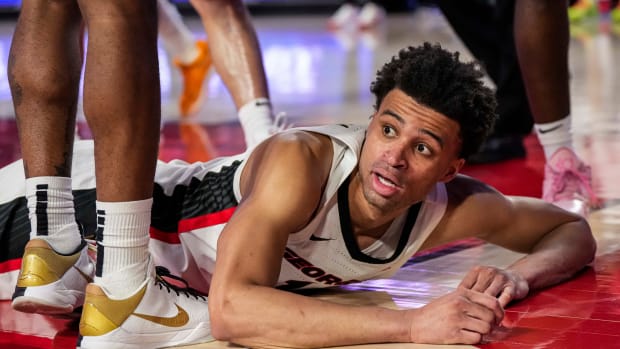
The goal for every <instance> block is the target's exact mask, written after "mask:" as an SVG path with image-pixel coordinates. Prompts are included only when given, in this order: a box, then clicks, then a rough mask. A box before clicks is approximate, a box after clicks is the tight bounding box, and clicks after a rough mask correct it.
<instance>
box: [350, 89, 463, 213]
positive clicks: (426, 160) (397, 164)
mask: <svg viewBox="0 0 620 349" xmlns="http://www.w3.org/2000/svg"><path fill="white" fill-rule="evenodd" d="M459 130H460V127H459V124H458V123H457V122H456V121H454V120H452V119H450V118H448V117H447V116H445V115H443V114H440V113H439V112H437V111H434V110H433V109H430V108H428V107H426V106H423V105H421V104H419V103H417V102H416V101H415V100H414V99H412V98H411V97H409V96H408V95H407V94H405V93H404V92H403V91H401V90H399V89H394V90H392V91H391V92H390V93H388V94H387V96H386V97H385V98H384V99H383V102H382V103H381V106H380V108H379V110H378V111H377V113H376V114H375V115H374V116H373V117H372V120H371V122H370V125H369V127H368V131H367V134H366V141H365V144H364V147H363V149H362V153H361V155H360V163H359V173H358V175H359V176H360V178H361V181H362V183H361V184H362V188H363V194H364V197H365V198H366V200H367V201H368V202H369V203H370V204H371V205H372V206H375V207H377V208H379V209H380V210H382V211H393V210H399V209H404V208H406V207H408V206H410V205H411V204H412V203H415V202H419V201H421V200H423V199H424V198H425V197H426V195H427V194H428V192H429V191H430V190H431V189H432V188H433V186H434V185H435V184H436V183H437V182H442V181H443V182H446V181H449V180H451V179H452V178H453V177H454V176H455V175H456V174H457V173H458V171H459V170H460V168H461V167H462V166H463V163H464V162H465V161H464V160H463V159H459V157H458V154H459V151H460V147H461V141H460V137H459Z"/></svg>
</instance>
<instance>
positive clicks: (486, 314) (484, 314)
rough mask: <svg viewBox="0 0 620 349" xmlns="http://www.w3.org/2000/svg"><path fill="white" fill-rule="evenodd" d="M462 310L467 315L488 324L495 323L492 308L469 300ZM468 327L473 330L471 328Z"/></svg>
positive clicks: (495, 316) (495, 315) (494, 314)
mask: <svg viewBox="0 0 620 349" xmlns="http://www.w3.org/2000/svg"><path fill="white" fill-rule="evenodd" d="M463 311H464V313H465V315H467V316H468V317H470V318H473V319H478V320H480V321H483V322H486V323H488V324H495V323H496V320H497V319H496V318H497V314H496V313H495V311H493V309H491V308H488V307H486V306H484V305H480V304H478V303H473V302H471V303H469V304H467V306H465V307H464V308H463ZM470 329H471V330H473V328H470Z"/></svg>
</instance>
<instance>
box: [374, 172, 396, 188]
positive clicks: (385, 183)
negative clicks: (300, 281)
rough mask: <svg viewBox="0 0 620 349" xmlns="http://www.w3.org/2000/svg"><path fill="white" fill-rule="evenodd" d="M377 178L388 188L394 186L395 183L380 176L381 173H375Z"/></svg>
mask: <svg viewBox="0 0 620 349" xmlns="http://www.w3.org/2000/svg"><path fill="white" fill-rule="evenodd" d="M377 178H378V179H379V182H380V183H381V184H383V185H385V186H387V187H390V188H396V184H394V182H392V181H390V180H389V179H387V178H385V177H382V176H381V175H379V174H377Z"/></svg>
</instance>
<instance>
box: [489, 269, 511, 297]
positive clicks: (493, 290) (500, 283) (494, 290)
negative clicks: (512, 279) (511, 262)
mask: <svg viewBox="0 0 620 349" xmlns="http://www.w3.org/2000/svg"><path fill="white" fill-rule="evenodd" d="M508 283H509V281H508V280H507V279H506V278H505V277H503V276H502V275H500V274H498V275H496V276H495V278H494V279H493V282H491V284H490V285H489V286H488V287H487V289H486V290H484V293H486V294H488V295H489V296H493V297H497V296H498V295H499V294H500V292H502V291H503V290H504V289H505V288H506V286H508Z"/></svg>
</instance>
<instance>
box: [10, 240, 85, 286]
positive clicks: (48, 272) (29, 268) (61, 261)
mask: <svg viewBox="0 0 620 349" xmlns="http://www.w3.org/2000/svg"><path fill="white" fill-rule="evenodd" d="M81 252H82V250H81V249H80V250H78V251H77V252H76V253H74V254H72V255H68V256H64V255H61V254H59V253H57V252H56V251H54V250H53V249H52V248H51V247H50V245H49V244H48V243H47V242H46V241H44V240H41V239H32V240H30V241H29V242H28V244H26V248H25V251H24V256H23V257H22V266H21V270H20V273H19V278H18V279H17V287H33V286H43V285H47V284H50V283H53V282H56V281H58V280H60V278H62V276H63V275H64V274H65V273H66V272H67V270H69V268H71V267H72V266H73V265H74V264H75V262H76V261H77V260H78V258H79V257H80V254H81ZM76 269H77V268H76ZM80 274H82V275H83V276H84V277H86V278H87V279H89V278H88V276H87V275H85V274H84V273H83V272H82V271H80Z"/></svg>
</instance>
